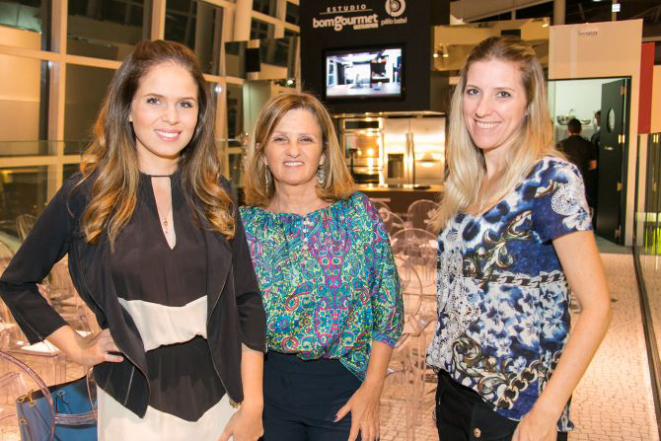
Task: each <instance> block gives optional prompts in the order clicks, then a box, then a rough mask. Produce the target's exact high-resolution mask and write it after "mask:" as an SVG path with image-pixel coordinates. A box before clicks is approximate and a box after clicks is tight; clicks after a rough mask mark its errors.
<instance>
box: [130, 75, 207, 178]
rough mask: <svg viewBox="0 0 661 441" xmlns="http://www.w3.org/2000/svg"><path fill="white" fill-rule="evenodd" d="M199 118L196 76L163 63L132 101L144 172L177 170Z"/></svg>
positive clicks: (133, 119) (132, 118) (136, 136)
mask: <svg viewBox="0 0 661 441" xmlns="http://www.w3.org/2000/svg"><path fill="white" fill-rule="evenodd" d="M197 117H198V88H197V84H196V83H195V80H194V79H193V76H192V75H191V74H190V73H189V72H188V71H187V70H186V69H185V68H184V67H182V66H180V65H178V64H175V63H170V62H166V63H161V64H158V65H156V66H154V67H152V68H151V69H149V71H148V72H147V74H146V75H145V76H144V77H142V79H141V80H140V85H139V86H138V90H137V91H136V92H135V95H134V96H133V101H132V102H131V113H130V116H129V121H130V122H132V123H133V132H134V133H135V138H136V148H137V152H138V161H139V163H140V169H141V170H143V171H145V172H147V173H160V172H163V171H165V172H168V169H170V170H169V171H170V172H171V171H174V170H172V168H174V167H176V163H177V160H178V159H179V155H180V154H181V151H182V150H183V149H184V148H185V147H186V146H187V145H188V143H189V142H190V140H191V138H192V137H193V134H194V133H195V126H196V124H197Z"/></svg>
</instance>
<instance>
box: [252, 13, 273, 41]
mask: <svg viewBox="0 0 661 441" xmlns="http://www.w3.org/2000/svg"><path fill="white" fill-rule="evenodd" d="M274 31H275V27H274V26H273V25H272V24H270V23H266V22H263V21H259V20H255V19H254V18H253V20H252V23H251V25H250V39H251V40H259V39H262V38H273V35H274Z"/></svg>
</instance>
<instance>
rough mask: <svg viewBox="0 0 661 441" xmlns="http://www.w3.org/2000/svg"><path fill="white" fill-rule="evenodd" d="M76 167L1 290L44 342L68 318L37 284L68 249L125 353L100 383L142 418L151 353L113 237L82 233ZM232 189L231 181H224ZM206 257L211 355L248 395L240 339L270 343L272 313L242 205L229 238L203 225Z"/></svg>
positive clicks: (83, 189)
mask: <svg viewBox="0 0 661 441" xmlns="http://www.w3.org/2000/svg"><path fill="white" fill-rule="evenodd" d="M79 180H80V175H79V174H77V175H75V176H73V177H72V178H70V179H68V180H67V181H66V182H65V183H64V184H63V186H62V188H61V189H60V190H59V191H58V192H57V194H56V195H55V197H54V198H53V200H52V201H51V202H50V203H49V204H48V206H47V207H46V209H45V210H44V212H43V213H42V215H41V216H40V217H39V219H38V220H37V222H36V224H35V225H34V227H33V229H32V231H31V232H30V234H29V235H28V237H27V238H26V239H25V242H24V243H23V245H22V246H21V248H20V249H19V250H18V252H17V253H16V255H15V256H14V258H13V259H12V261H11V263H10V264H9V266H8V267H7V269H6V270H5V272H4V273H3V275H2V278H1V279H0V295H1V296H2V299H3V300H4V301H5V303H6V304H7V306H8V307H9V309H10V310H11V311H12V313H13V315H14V317H15V318H16V321H17V323H18V324H19V326H20V327H21V329H22V330H23V332H24V333H25V336H26V337H27V338H28V340H29V341H30V342H31V343H34V342H37V341H41V340H43V339H44V338H46V337H47V336H48V335H50V334H51V333H53V332H54V331H56V330H57V329H58V328H60V327H61V326H63V325H65V321H64V320H63V319H62V317H61V316H60V315H59V314H57V312H55V310H53V308H52V307H51V306H50V305H48V303H47V302H46V300H45V299H44V298H43V297H42V296H41V295H40V294H39V291H38V290H37V286H36V284H37V283H41V281H42V280H43V279H44V277H46V276H47V275H48V273H49V272H50V270H51V268H52V266H53V265H54V264H55V263H56V262H57V261H59V260H60V259H61V258H62V257H63V256H64V255H65V254H67V253H68V259H69V272H70V273H71V278H72V280H73V283H74V286H75V287H76V289H77V290H78V293H79V294H80V297H81V298H82V299H83V301H84V302H85V303H86V304H87V305H88V306H89V307H90V309H91V310H92V311H93V312H94V314H95V315H96V318H97V320H98V322H99V325H100V326H101V328H103V329H105V328H109V329H110V333H111V335H112V337H113V339H114V340H115V343H116V344H117V347H118V348H119V349H120V350H121V352H122V353H123V355H124V361H123V362H121V363H101V364H99V365H97V366H96V367H95V368H94V377H95V379H96V382H97V384H98V386H99V387H101V388H102V389H103V390H105V391H106V392H107V393H108V394H110V395H111V396H112V397H113V398H115V399H116V400H117V401H118V402H119V403H122V404H123V405H124V406H125V407H127V408H128V409H129V410H131V411H132V412H134V413H135V414H137V415H139V416H140V417H143V416H144V414H145V412H146V410H147V405H148V404H149V394H150V390H149V384H148V381H147V377H146V373H147V360H146V355H145V350H144V346H143V343H142V340H141V339H140V334H139V332H138V329H137V327H136V325H135V323H134V322H133V320H132V319H131V317H130V315H129V314H128V313H127V312H126V310H125V309H124V308H122V307H121V305H120V304H119V300H118V298H117V294H116V291H115V287H114V283H113V279H112V276H111V274H110V263H109V259H110V244H109V243H108V240H107V237H105V236H104V237H102V238H101V239H100V241H99V242H98V243H97V244H95V245H91V244H89V243H87V242H85V240H84V238H83V237H82V235H81V234H80V231H79V230H80V228H79V226H80V218H81V216H82V213H83V211H84V209H85V207H86V206H87V203H88V201H89V195H90V189H91V181H92V179H88V180H87V181H86V182H85V183H84V184H83V185H81V186H79V187H77V188H74V187H75V184H76V183H77V182H78V181H79ZM222 184H223V186H224V187H225V189H226V190H227V191H228V192H229V185H228V184H227V181H225V180H223V182H222ZM203 234H204V240H205V243H206V247H205V249H204V250H201V252H206V257H207V259H206V261H207V265H208V268H207V281H206V286H207V292H206V294H207V298H208V302H209V304H208V312H207V339H208V342H209V347H210V350H211V355H212V360H213V362H214V366H215V368H216V372H217V373H218V375H219V377H220V379H221V381H222V384H223V386H224V387H225V390H226V391H227V393H228V395H229V397H230V398H231V399H232V400H233V401H235V402H241V401H243V389H242V383H241V370H240V364H241V343H244V344H245V345H246V346H248V347H250V348H251V349H254V350H257V351H265V350H266V337H265V335H266V316H265V313H264V307H263V305H262V300H261V294H260V292H259V286H258V284H257V280H256V277H255V273H254V270H253V267H252V261H251V258H250V251H249V249H248V245H247V243H246V239H245V233H244V230H243V225H242V223H241V219H240V218H239V214H238V210H236V233H235V235H234V238H233V239H232V240H230V241H228V240H226V239H225V237H224V236H222V235H221V234H219V233H217V232H214V231H211V230H210V229H209V228H205V229H204V233H203Z"/></svg>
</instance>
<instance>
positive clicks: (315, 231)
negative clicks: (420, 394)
mask: <svg viewBox="0 0 661 441" xmlns="http://www.w3.org/2000/svg"><path fill="white" fill-rule="evenodd" d="M245 192H246V202H247V204H248V206H245V207H241V216H242V218H243V220H244V222H245V227H246V237H247V239H248V243H249V245H250V252H251V255H252V259H253V264H254V267H255V271H256V273H257V278H258V280H259V285H260V288H261V291H262V295H263V302H264V307H265V309H266V315H267V343H268V348H269V351H268V354H267V356H266V359H265V364H264V402H265V407H264V431H265V435H264V439H265V440H266V441H281V440H288V441H304V440H311V441H335V440H337V441H347V440H349V441H353V440H356V439H362V441H373V440H376V439H378V438H379V401H380V397H381V392H382V390H383V385H384V380H385V377H386V371H387V367H388V363H389V360H390V357H391V354H392V348H393V346H394V345H395V343H396V342H397V340H398V339H399V337H400V335H401V333H402V328H403V303H402V296H401V293H400V284H399V278H398V275H397V270H396V267H395V263H394V259H393V255H392V250H391V248H390V243H389V241H388V235H387V233H386V231H385V229H384V226H383V222H382V221H381V218H380V216H379V214H378V211H377V210H376V208H375V207H374V206H373V205H372V204H371V202H370V200H369V199H368V198H367V197H366V196H365V195H364V194H361V193H359V192H356V191H355V190H354V184H353V180H352V179H351V176H350V174H349V171H348V169H347V166H346V164H345V161H344V155H343V154H342V151H341V150H340V147H339V144H338V141H337V138H336V135H335V130H334V128H333V123H332V121H331V118H330V115H329V114H328V112H327V110H326V109H325V108H324V107H323V105H322V104H321V103H320V102H319V100H318V99H317V98H315V97H314V96H312V95H309V94H306V93H285V94H281V95H278V96H275V97H273V98H271V99H270V100H269V101H268V102H267V103H266V104H265V105H264V107H263V108H262V110H261V112H260V114H259V116H258V119H257V123H256V129H255V144H254V146H253V148H252V149H251V150H250V153H249V156H248V160H247V164H246V186H245ZM359 437H360V438H359Z"/></svg>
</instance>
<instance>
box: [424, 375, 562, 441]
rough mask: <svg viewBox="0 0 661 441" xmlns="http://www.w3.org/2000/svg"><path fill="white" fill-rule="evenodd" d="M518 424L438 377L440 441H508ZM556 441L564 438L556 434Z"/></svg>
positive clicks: (470, 392)
mask: <svg viewBox="0 0 661 441" xmlns="http://www.w3.org/2000/svg"><path fill="white" fill-rule="evenodd" d="M516 426H517V421H513V420H510V419H509V418H505V417H504V416H501V415H499V414H498V413H496V412H494V411H493V410H492V409H491V407H490V406H488V405H487V404H486V403H485V402H484V401H483V400H482V398H481V397H480V396H479V395H478V394H477V392H475V391H474V390H472V389H470V388H468V387H466V386H463V385H461V384H459V383H457V382H456V381H454V380H453V379H452V378H451V377H450V375H449V374H448V373H447V372H444V371H441V373H439V375H438V388H437V389H436V427H437V429H438V437H439V439H440V440H441V441H469V440H470V441H510V440H511V439H512V435H514V430H516ZM558 441H567V434H566V433H564V432H558Z"/></svg>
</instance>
